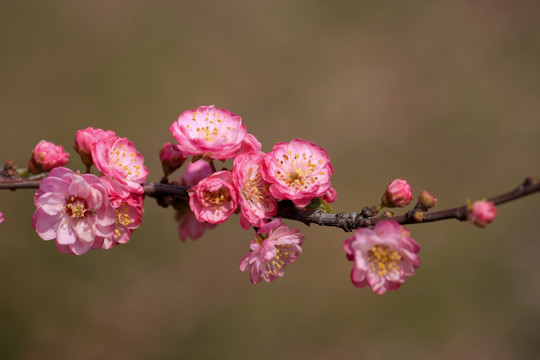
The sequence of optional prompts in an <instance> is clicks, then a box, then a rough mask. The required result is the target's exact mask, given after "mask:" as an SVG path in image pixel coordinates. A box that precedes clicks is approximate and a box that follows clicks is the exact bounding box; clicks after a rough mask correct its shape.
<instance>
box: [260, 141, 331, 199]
mask: <svg viewBox="0 0 540 360" xmlns="http://www.w3.org/2000/svg"><path fill="white" fill-rule="evenodd" d="M333 171H334V170H333V168H332V165H331V164H330V157H329V156H328V153H327V152H326V150H324V149H323V148H321V147H319V146H317V145H315V144H314V143H312V142H310V141H306V140H302V139H293V140H291V142H289V143H286V142H280V143H276V144H275V145H274V148H273V149H272V151H271V152H270V153H268V154H266V158H265V160H264V165H263V168H262V176H263V179H264V180H265V181H266V182H269V183H270V184H272V185H271V186H270V194H272V196H274V197H275V198H276V199H289V200H292V201H293V202H294V204H295V205H296V206H300V207H304V206H307V205H308V204H309V203H310V201H311V199H313V198H316V197H322V196H324V194H325V193H326V192H327V191H328V190H330V188H331V187H332V184H331V182H330V178H331V177H332V173H333Z"/></svg>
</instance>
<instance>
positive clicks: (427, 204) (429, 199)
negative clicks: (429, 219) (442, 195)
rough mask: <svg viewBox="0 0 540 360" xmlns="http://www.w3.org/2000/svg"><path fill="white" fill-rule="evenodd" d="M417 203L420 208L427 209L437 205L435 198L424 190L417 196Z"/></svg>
mask: <svg viewBox="0 0 540 360" xmlns="http://www.w3.org/2000/svg"><path fill="white" fill-rule="evenodd" d="M418 204H419V205H420V208H421V209H422V210H424V211H427V210H428V209H431V208H432V207H434V206H435V205H437V198H436V197H435V196H433V195H431V194H430V193H428V192H427V191H426V190H424V191H422V194H420V196H419V197H418Z"/></svg>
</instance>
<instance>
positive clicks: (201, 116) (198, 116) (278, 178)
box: [161, 106, 337, 282]
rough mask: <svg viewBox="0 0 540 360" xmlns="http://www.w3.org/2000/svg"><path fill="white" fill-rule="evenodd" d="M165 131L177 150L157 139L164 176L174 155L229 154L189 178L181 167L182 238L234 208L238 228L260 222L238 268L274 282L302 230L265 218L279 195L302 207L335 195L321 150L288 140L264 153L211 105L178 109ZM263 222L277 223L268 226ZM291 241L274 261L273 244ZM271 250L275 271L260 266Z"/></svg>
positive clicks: (237, 122) (208, 159)
mask: <svg viewBox="0 0 540 360" xmlns="http://www.w3.org/2000/svg"><path fill="white" fill-rule="evenodd" d="M170 131H171V133H172V135H173V137H174V138H175V139H176V141H177V144H176V148H177V151H179V152H180V154H178V152H176V151H173V150H172V149H168V148H169V147H170V146H169V145H167V144H166V145H164V147H163V149H166V148H167V149H168V150H162V152H161V161H162V164H163V168H164V172H165V176H168V175H169V173H170V169H171V168H176V167H177V166H171V164H177V163H179V162H180V160H178V159H180V158H181V159H182V160H181V161H182V162H183V161H185V159H186V158H188V157H190V156H192V157H194V160H197V159H201V158H202V160H199V161H198V162H200V161H204V162H205V163H206V164H209V163H211V164H212V166H214V165H213V161H214V160H222V161H224V160H226V159H233V166H232V170H227V169H223V170H220V171H215V170H214V171H213V172H212V171H210V172H208V169H210V166H208V167H205V173H204V175H202V176H196V181H188V178H189V177H190V176H191V175H190V174H191V173H192V172H194V170H192V169H191V168H190V167H188V169H187V171H186V174H185V175H184V178H183V179H181V183H184V184H186V185H188V186H191V188H190V190H189V196H190V200H189V206H190V209H191V211H192V213H193V214H194V218H193V217H190V215H189V214H188V212H187V211H186V209H180V210H179V216H178V218H179V222H180V230H179V233H180V237H181V238H182V240H185V239H186V238H187V237H191V238H197V237H199V236H201V235H202V233H204V231H205V230H206V229H208V228H209V224H214V225H215V224H220V223H223V222H225V221H226V220H227V219H229V217H231V215H233V214H234V213H239V214H240V224H241V225H242V227H243V228H244V229H246V230H247V229H250V228H251V227H255V228H259V230H258V231H259V232H258V234H259V235H257V237H256V240H254V241H252V243H251V249H252V250H251V251H250V252H249V253H248V254H247V255H246V256H244V258H243V260H242V265H241V270H243V271H245V270H247V268H248V267H250V268H251V274H252V275H251V280H252V281H253V282H258V281H259V280H260V279H264V280H266V281H273V280H275V279H277V278H278V277H281V276H283V268H284V265H287V264H290V263H292V262H294V260H296V258H297V257H298V255H299V254H300V253H301V248H300V246H301V244H302V239H303V236H302V235H301V234H300V233H299V232H298V230H289V229H288V228H287V227H286V226H285V225H283V224H281V222H279V220H274V221H271V219H272V218H273V217H274V216H275V215H276V213H277V210H278V201H280V200H290V201H292V202H293V203H294V204H295V205H296V206H299V207H305V206H307V205H309V204H310V202H311V201H312V200H313V199H316V198H320V199H322V201H325V202H327V203H330V202H333V201H335V200H336V197H337V192H336V191H335V189H334V188H332V184H331V177H332V173H333V169H332V165H331V164H330V157H329V156H328V153H327V152H326V150H324V149H323V148H321V147H319V146H317V145H315V144H314V143H312V142H310V141H306V140H303V139H293V140H291V141H290V142H280V143H277V144H275V145H274V147H273V149H272V151H270V152H269V153H264V152H262V151H261V147H262V146H261V143H260V142H259V141H258V140H257V139H256V138H255V136H253V135H252V134H249V133H248V132H247V129H246V127H245V125H244V124H242V118H241V117H240V116H238V115H236V114H234V113H231V112H230V111H228V110H226V109H218V108H215V107H214V106H200V107H199V108H197V109H194V110H188V111H184V112H183V113H182V114H180V117H179V118H178V120H177V121H175V122H174V123H173V124H171V126H170ZM198 162H196V163H198ZM194 164H195V163H194ZM201 166H202V165H201ZM199 174H201V172H199ZM194 220H196V221H197V222H198V223H195V222H194ZM276 221H278V222H276ZM269 224H272V226H274V227H275V228H276V229H274V227H270V228H269V227H268V226H270V225H269ZM261 229H265V230H264V232H265V233H268V234H269V235H268V239H266V237H265V239H266V240H264V241H262V240H261V239H262V237H263V236H264V235H261V234H262V233H261V232H260V231H261ZM289 232H290V234H289ZM272 234H275V235H272ZM284 234H288V235H287V236H285V235H284ZM278 238H279V239H281V240H279V239H278ZM293 238H294V239H295V240H294V241H293V240H291V239H293ZM257 239H258V240H257ZM275 239H278V240H275ZM284 239H286V240H284ZM283 241H285V242H283ZM292 243H294V249H291V250H290V251H288V252H285V253H286V254H287V256H286V257H285V258H284V259H285V260H282V262H280V261H278V260H279V257H280V256H281V255H279V254H281V250H279V249H280V246H292ZM271 249H273V250H271ZM276 249H277V250H276ZM270 253H272V254H274V255H275V256H278V260H276V262H275V267H274V268H272V269H274V270H275V271H277V272H276V274H273V272H272V271H274V270H272V271H270V270H268V271H267V270H263V269H262V267H264V266H269V265H268V264H267V263H268V261H270V260H271V259H270V258H268V259H266V257H268V256H269V255H268V254H270ZM261 254H262V255H261ZM288 254H291V255H288ZM293 254H294V255H293ZM261 256H262V258H261ZM259 258H260V259H259ZM246 259H249V261H248V260H246ZM257 259H259V260H257ZM264 259H266V260H264ZM263 260H264V261H263ZM265 264H266V265H265ZM272 266H274V265H272ZM277 269H279V270H277Z"/></svg>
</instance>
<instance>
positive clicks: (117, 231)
mask: <svg viewBox="0 0 540 360" xmlns="http://www.w3.org/2000/svg"><path fill="white" fill-rule="evenodd" d="M109 200H110V203H111V205H112V206H113V208H114V209H115V211H116V221H115V223H114V227H115V228H114V231H113V233H112V234H111V235H110V236H107V237H101V236H98V237H96V240H95V241H94V244H93V246H92V248H93V249H99V248H102V249H111V248H112V247H114V246H115V245H116V244H126V243H128V242H129V239H130V238H131V233H133V231H135V229H137V228H138V227H139V226H141V218H142V204H143V196H142V195H139V194H135V193H132V194H131V195H130V196H129V197H128V198H125V199H122V198H118V197H115V196H113V197H112V198H110V199H109Z"/></svg>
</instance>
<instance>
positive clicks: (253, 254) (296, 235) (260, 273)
mask: <svg viewBox="0 0 540 360" xmlns="http://www.w3.org/2000/svg"><path fill="white" fill-rule="evenodd" d="M303 241H304V235H302V234H301V233H300V230H298V229H294V230H291V229H289V228H288V227H287V226H286V225H284V224H282V223H281V219H279V218H278V219H275V220H273V221H271V222H269V223H268V224H266V225H264V226H263V227H261V228H260V229H259V231H257V234H256V235H255V239H254V240H252V241H251V243H250V248H251V251H250V252H248V253H247V254H246V255H244V256H243V257H242V259H241V260H240V266H239V267H240V271H247V270H248V269H250V273H249V278H250V280H251V282H252V283H254V284H257V283H258V282H260V281H261V280H264V281H266V282H271V281H274V280H276V279H277V278H280V277H283V275H285V266H287V265H290V264H292V263H294V262H295V261H296V259H297V258H298V256H300V254H301V253H302V247H301V246H302V242H303Z"/></svg>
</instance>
